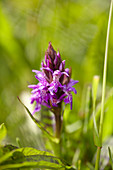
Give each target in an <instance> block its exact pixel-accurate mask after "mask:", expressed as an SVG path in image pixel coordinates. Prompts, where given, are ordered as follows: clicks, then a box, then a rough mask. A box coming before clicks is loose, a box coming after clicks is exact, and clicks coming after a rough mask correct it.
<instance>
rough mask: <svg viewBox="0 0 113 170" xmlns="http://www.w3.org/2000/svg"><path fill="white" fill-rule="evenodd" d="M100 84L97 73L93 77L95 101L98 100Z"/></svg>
mask: <svg viewBox="0 0 113 170" xmlns="http://www.w3.org/2000/svg"><path fill="white" fill-rule="evenodd" d="M98 84H99V76H97V75H96V76H94V77H93V84H92V86H93V87H92V93H93V102H96V96H97V89H98Z"/></svg>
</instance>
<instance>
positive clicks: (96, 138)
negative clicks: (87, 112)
mask: <svg viewBox="0 0 113 170" xmlns="http://www.w3.org/2000/svg"><path fill="white" fill-rule="evenodd" d="M98 84H99V76H94V78H93V87H92V93H93V95H92V96H93V124H94V143H95V145H96V146H98V147H101V146H102V143H101V140H100V137H99V132H98V128H97V123H96V115H95V107H96V96H97V89H98Z"/></svg>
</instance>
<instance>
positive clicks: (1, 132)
mask: <svg viewBox="0 0 113 170" xmlns="http://www.w3.org/2000/svg"><path fill="white" fill-rule="evenodd" d="M6 135H7V129H6V127H5V125H4V123H2V124H1V125H0V142H1V141H2V140H3V139H4V138H5V137H6Z"/></svg>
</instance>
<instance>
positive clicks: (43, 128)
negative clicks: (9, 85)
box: [18, 97, 59, 143]
mask: <svg viewBox="0 0 113 170" xmlns="http://www.w3.org/2000/svg"><path fill="white" fill-rule="evenodd" d="M18 100H19V101H20V103H21V104H22V105H23V106H24V108H25V109H26V111H27V113H28V114H29V116H30V117H31V119H32V120H33V121H34V122H35V123H36V125H37V126H38V127H39V128H40V129H41V130H42V131H43V132H44V133H45V134H46V136H47V137H48V138H49V139H50V140H51V141H52V142H55V143H59V139H58V138H55V137H54V136H52V135H51V134H50V133H49V132H48V131H47V130H46V129H45V125H44V124H43V123H42V122H40V121H39V120H37V119H36V118H34V117H33V115H32V114H31V112H30V111H29V109H28V108H27V107H26V106H25V105H24V104H23V103H22V101H21V100H20V99H19V97H18Z"/></svg>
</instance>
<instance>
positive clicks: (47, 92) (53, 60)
mask: <svg viewBox="0 0 113 170" xmlns="http://www.w3.org/2000/svg"><path fill="white" fill-rule="evenodd" d="M41 65H42V68H41V70H42V71H38V70H32V71H33V72H35V73H36V76H35V77H36V79H37V80H38V81H39V83H38V84H37V85H29V86H28V87H29V88H32V89H33V90H32V92H31V93H32V96H31V104H32V103H33V102H34V101H36V107H35V110H34V111H33V113H32V114H34V113H35V112H38V111H39V110H40V109H41V105H44V106H46V107H48V108H49V109H51V110H52V111H53V110H55V108H58V107H59V106H61V103H62V101H64V102H65V104H68V103H69V104H70V106H71V109H72V94H71V92H74V93H75V94H77V91H76V89H75V88H74V87H73V86H74V85H75V84H76V83H78V81H75V80H72V79H71V69H68V68H66V69H65V60H63V61H62V59H61V56H60V53H59V52H58V53H56V51H55V50H54V49H53V47H52V45H51V42H50V43H49V46H48V49H47V51H46V53H45V63H44V62H43V61H42V64H41Z"/></svg>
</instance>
